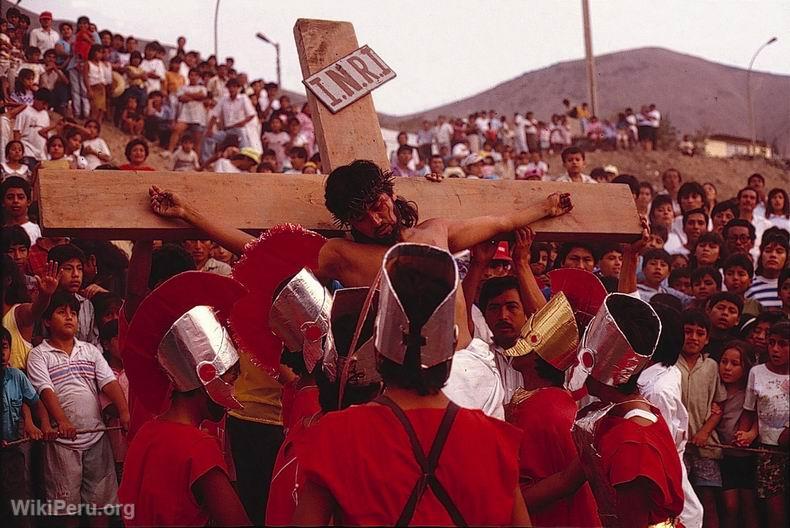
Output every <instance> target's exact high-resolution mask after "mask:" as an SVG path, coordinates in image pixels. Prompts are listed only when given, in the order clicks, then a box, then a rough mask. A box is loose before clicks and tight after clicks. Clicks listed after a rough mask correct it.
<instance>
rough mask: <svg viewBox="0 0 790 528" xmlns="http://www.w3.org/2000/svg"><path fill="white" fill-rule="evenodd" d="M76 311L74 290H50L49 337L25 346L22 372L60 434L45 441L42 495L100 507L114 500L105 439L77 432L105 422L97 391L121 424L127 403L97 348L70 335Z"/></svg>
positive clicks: (112, 473)
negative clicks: (27, 349)
mask: <svg viewBox="0 0 790 528" xmlns="http://www.w3.org/2000/svg"><path fill="white" fill-rule="evenodd" d="M78 312H79V302H78V301H77V299H76V298H75V297H74V296H73V295H71V294H69V293H67V292H65V291H59V292H56V293H55V295H53V297H52V300H51V301H50V304H49V307H48V308H47V310H46V312H44V315H43V321H44V326H45V327H46V328H47V329H48V330H49V333H50V337H49V338H48V339H45V340H44V341H43V342H42V343H41V344H40V345H38V346H37V347H35V348H33V350H31V351H30V356H29V357H28V362H27V371H28V377H29V378H30V381H31V382H32V384H33V386H34V387H35V389H36V391H37V392H38V394H39V397H40V398H41V401H43V402H44V405H45V407H46V408H47V411H48V412H49V415H50V417H51V418H52V419H53V420H54V421H56V422H57V429H58V436H59V438H58V440H57V441H55V442H47V443H46V444H45V445H44V479H43V481H44V488H45V489H44V492H45V498H46V499H48V500H51V501H54V500H58V501H64V502H65V503H66V504H68V505H69V506H72V505H73V506H76V505H78V504H83V503H87V504H95V505H96V506H97V507H98V509H99V511H101V508H102V506H104V505H107V504H114V503H116V502H117V491H118V484H117V480H116V475H115V464H114V461H113V455H112V449H111V446H110V442H109V439H108V437H107V436H106V435H105V434H104V433H103V432H93V433H83V434H77V431H79V430H83V431H84V430H90V429H96V428H101V427H103V426H104V422H103V420H102V416H101V410H100V409H101V408H100V403H99V393H100V392H101V393H103V394H104V395H105V396H107V398H109V399H110V400H111V401H112V403H114V404H115V405H116V407H117V409H118V411H119V416H120V422H121V424H122V426H123V427H124V428H125V429H126V428H128V426H129V408H128V406H127V403H126V398H125V397H124V395H123V391H122V389H121V386H120V385H119V384H118V381H117V380H116V378H115V375H114V374H113V372H112V370H111V369H110V367H109V365H108V364H107V361H106V360H105V359H104V357H103V356H102V352H101V351H100V350H99V349H98V348H97V347H96V346H94V345H92V344H90V343H85V342H83V341H79V340H77V339H75V337H74V336H75V335H76V332H77V327H78V322H77V314H78ZM64 513H65V512H64ZM62 514H63V513H61V515H62ZM72 520H74V519H72Z"/></svg>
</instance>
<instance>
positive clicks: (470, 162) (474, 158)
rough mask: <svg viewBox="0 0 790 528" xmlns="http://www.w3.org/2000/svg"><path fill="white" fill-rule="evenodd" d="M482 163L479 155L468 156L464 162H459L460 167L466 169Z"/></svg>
mask: <svg viewBox="0 0 790 528" xmlns="http://www.w3.org/2000/svg"><path fill="white" fill-rule="evenodd" d="M482 161H483V158H482V156H480V155H479V154H469V155H468V156H467V157H466V158H464V161H462V162H461V167H464V168H466V167H468V166H469V165H474V164H475V163H480V162H482Z"/></svg>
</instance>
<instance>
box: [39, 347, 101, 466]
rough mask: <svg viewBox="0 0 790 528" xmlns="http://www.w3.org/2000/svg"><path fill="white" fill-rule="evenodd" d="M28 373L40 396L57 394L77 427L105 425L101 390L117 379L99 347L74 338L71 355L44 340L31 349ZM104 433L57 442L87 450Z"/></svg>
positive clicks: (67, 414) (72, 447) (84, 435)
mask: <svg viewBox="0 0 790 528" xmlns="http://www.w3.org/2000/svg"><path fill="white" fill-rule="evenodd" d="M27 375H28V377H29V378H30V382H31V383H32V384H33V387H35V389H36V392H37V393H38V394H39V395H40V394H41V393H42V392H43V391H44V390H45V389H50V390H51V391H52V392H54V393H55V396H56V397H57V398H58V402H59V403H60V406H61V407H62V408H63V412H64V413H65V414H66V417H67V418H68V419H69V421H70V422H71V423H72V424H73V425H74V427H76V428H77V429H78V430H80V429H96V428H99V427H104V421H103V420H102V416H101V405H100V403H99V392H100V391H101V389H102V388H104V386H105V385H107V384H108V383H111V382H113V381H116V378H115V374H113V372H112V369H111V368H110V366H109V365H108V364H107V361H106V360H105V359H104V356H103V355H102V352H101V350H99V349H98V348H97V347H96V346H94V345H92V344H90V343H86V342H84V341H79V340H77V339H75V340H74V348H73V350H72V351H71V354H70V355H69V354H66V353H65V352H63V351H61V350H58V349H56V348H54V347H53V346H52V345H50V344H49V341H47V340H46V339H45V340H44V341H43V342H42V343H41V344H40V345H38V346H37V347H35V348H33V350H31V351H30V356H28V360H27ZM103 434H104V433H103V432H98V433H89V434H81V435H77V438H76V439H75V440H65V439H59V440H58V443H59V444H61V445H64V446H68V447H70V448H71V449H76V450H78V451H84V450H86V449H88V448H90V447H91V446H92V445H94V444H95V443H96V442H98V441H99V440H100V439H101V437H102V435H103Z"/></svg>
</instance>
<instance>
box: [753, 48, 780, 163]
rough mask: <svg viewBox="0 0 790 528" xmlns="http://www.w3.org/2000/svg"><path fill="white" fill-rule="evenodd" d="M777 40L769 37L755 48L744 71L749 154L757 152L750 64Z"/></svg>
mask: <svg viewBox="0 0 790 528" xmlns="http://www.w3.org/2000/svg"><path fill="white" fill-rule="evenodd" d="M776 41H777V38H776V37H771V38H770V39H769V40H768V42H766V43H765V44H763V45H762V46H760V47H759V48H757V51H755V52H754V55H753V56H752V60H751V61H749V69H748V70H747V71H746V101H747V104H748V105H749V132H750V133H751V140H752V142H751V144H750V147H749V150H750V152H749V154H750V155H751V156H754V154H755V152H757V149H756V147H757V129H756V127H755V126H754V106H753V105H752V66H754V61H755V59H757V55H759V54H760V52H761V51H763V48H765V47H766V46H769V45H771V44H773V43H774V42H776Z"/></svg>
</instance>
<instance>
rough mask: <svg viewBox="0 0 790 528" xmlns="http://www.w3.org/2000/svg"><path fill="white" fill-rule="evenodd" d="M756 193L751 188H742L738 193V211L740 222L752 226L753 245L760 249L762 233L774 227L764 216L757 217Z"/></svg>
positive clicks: (757, 197)
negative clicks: (749, 223) (748, 223)
mask: <svg viewBox="0 0 790 528" xmlns="http://www.w3.org/2000/svg"><path fill="white" fill-rule="evenodd" d="M759 196H760V195H759V194H758V192H757V191H756V190H755V189H754V188H752V187H744V188H743V189H741V190H740V191H738V197H737V200H738V211H739V212H740V218H741V220H746V221H747V222H751V223H752V225H753V226H754V232H755V237H756V238H755V245H756V246H757V247H760V244H761V243H762V240H763V233H764V232H765V230H766V229H770V228H772V227H773V226H774V225H773V224H772V223H771V221H770V220H766V219H765V216H757V214H755V212H754V211H755V209H756V207H757V202H758V201H759Z"/></svg>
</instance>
